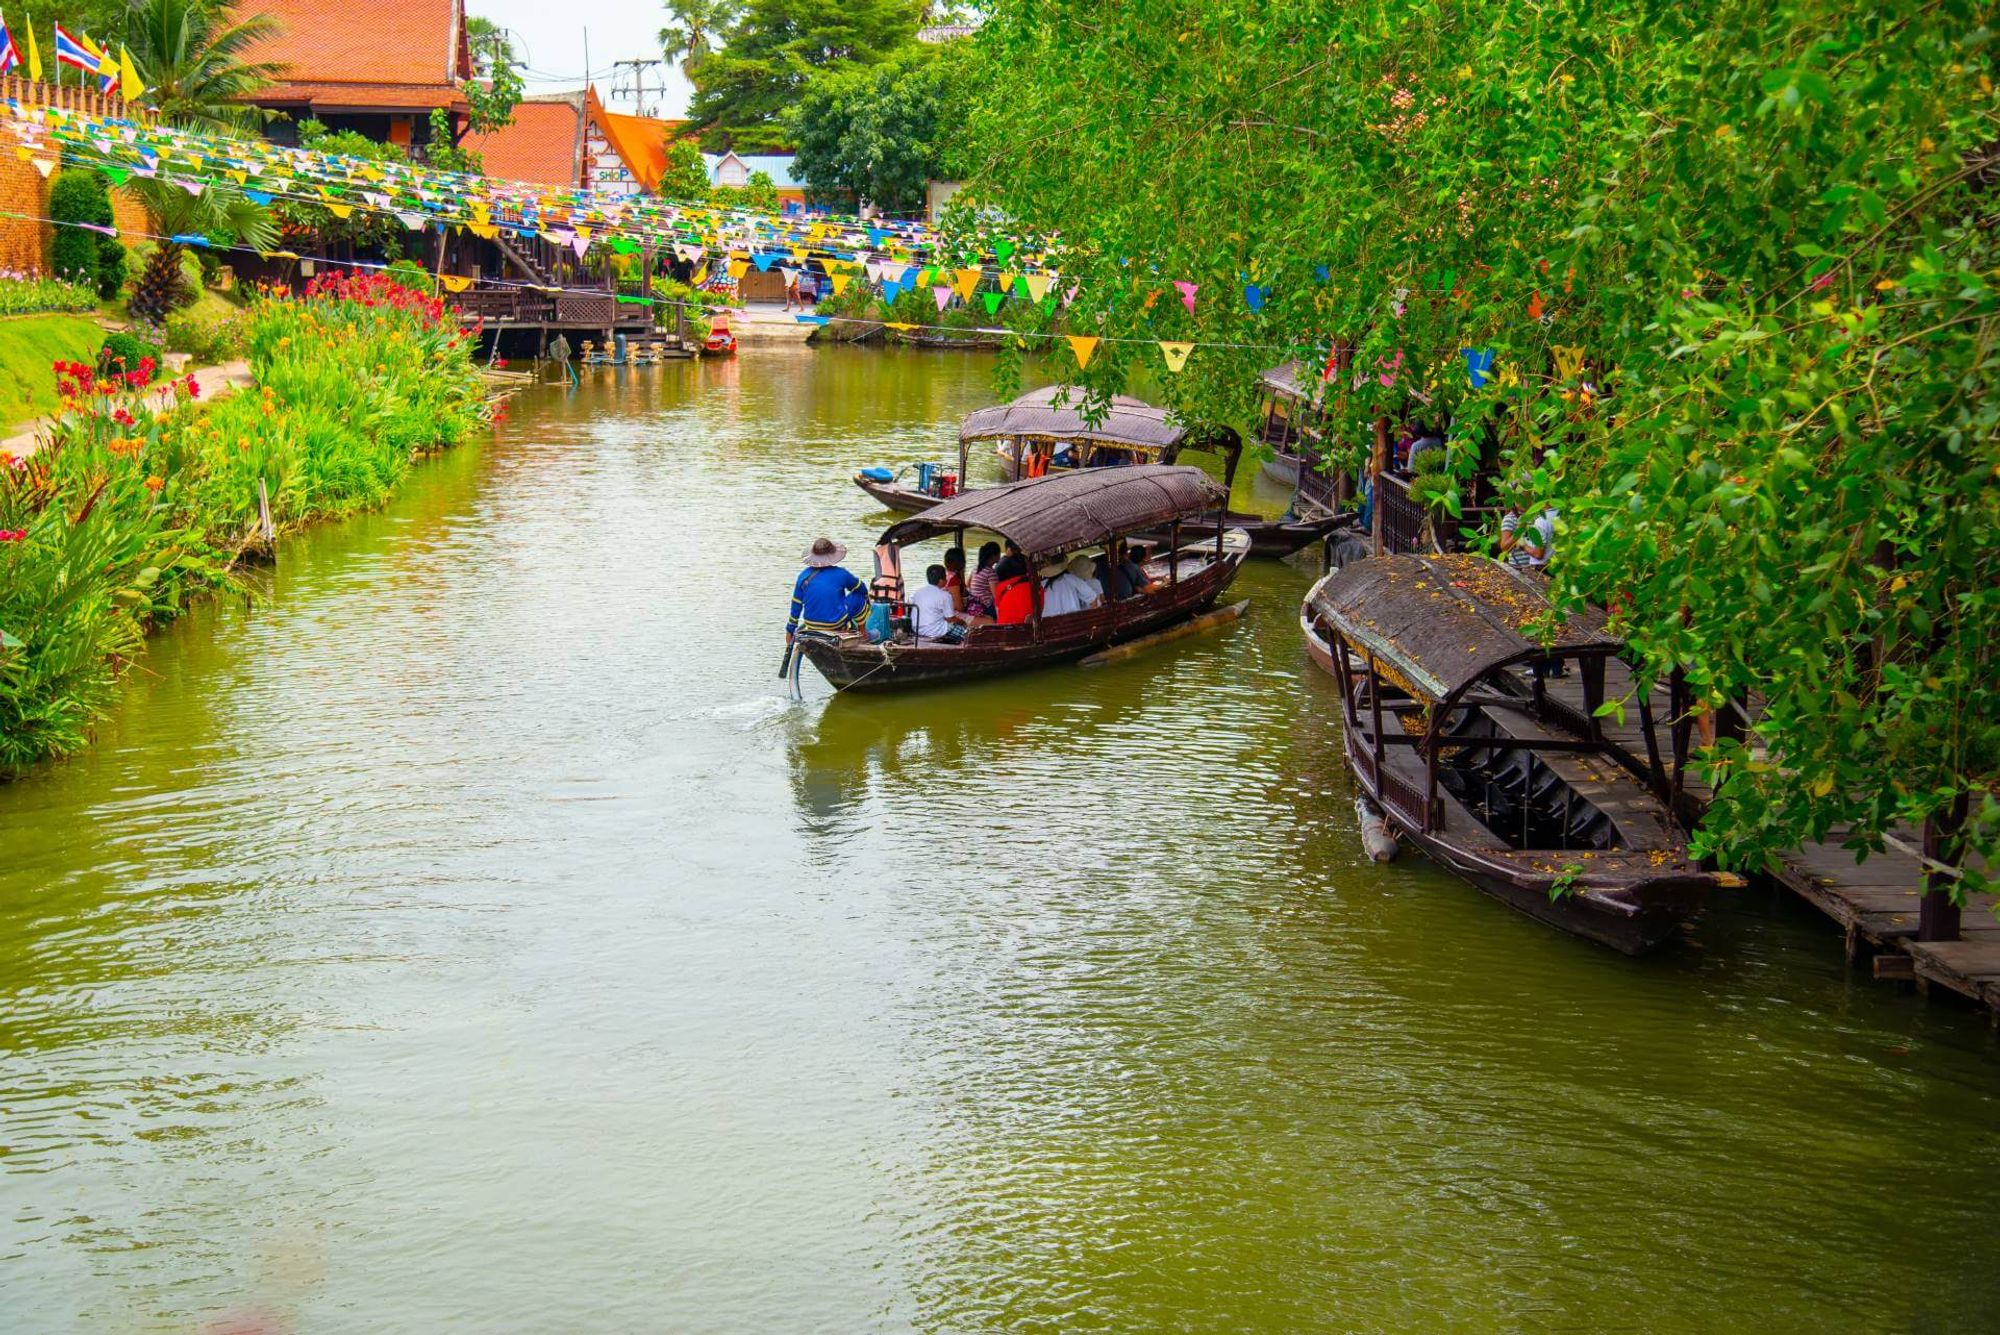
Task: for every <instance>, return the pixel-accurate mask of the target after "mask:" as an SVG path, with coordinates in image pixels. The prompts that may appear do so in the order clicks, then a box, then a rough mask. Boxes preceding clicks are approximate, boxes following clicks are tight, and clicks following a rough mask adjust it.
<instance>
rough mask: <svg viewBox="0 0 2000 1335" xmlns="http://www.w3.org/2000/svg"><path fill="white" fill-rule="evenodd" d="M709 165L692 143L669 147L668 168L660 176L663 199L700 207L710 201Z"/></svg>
mask: <svg viewBox="0 0 2000 1335" xmlns="http://www.w3.org/2000/svg"><path fill="white" fill-rule="evenodd" d="M708 187H709V182H708V163H706V162H704V161H703V160H702V156H701V149H700V148H698V147H696V145H695V144H694V142H693V141H692V140H687V139H676V140H674V141H673V142H672V143H670V144H668V145H667V165H666V168H665V169H664V170H663V171H662V172H661V173H660V189H659V195H660V197H661V198H662V199H671V200H677V201H680V202H684V203H689V204H699V203H700V202H701V201H703V200H705V199H707V198H708Z"/></svg>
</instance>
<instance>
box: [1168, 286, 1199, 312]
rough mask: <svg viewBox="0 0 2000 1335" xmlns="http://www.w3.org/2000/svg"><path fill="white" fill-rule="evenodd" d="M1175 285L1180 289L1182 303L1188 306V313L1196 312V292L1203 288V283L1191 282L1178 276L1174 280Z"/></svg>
mask: <svg viewBox="0 0 2000 1335" xmlns="http://www.w3.org/2000/svg"><path fill="white" fill-rule="evenodd" d="M1174 286H1175V287H1176V288H1178V289H1179V290H1180V294H1181V305H1183V306H1185V307H1187V308H1188V314H1190V315H1192V314H1194V294H1195V293H1196V292H1198V291H1200V290H1201V284H1200V283H1190V282H1187V281H1185V280H1183V279H1179V278H1176V279H1175V280H1174Z"/></svg>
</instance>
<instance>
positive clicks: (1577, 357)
mask: <svg viewBox="0 0 2000 1335" xmlns="http://www.w3.org/2000/svg"><path fill="white" fill-rule="evenodd" d="M1551 351H1553V352H1554V353H1555V355H1556V379H1558V380H1574V379H1576V377H1577V374H1578V373H1579V372H1581V371H1582V370H1583V345H1582V344H1573V343H1558V344H1556V345H1555V347H1554V348H1552V349H1551Z"/></svg>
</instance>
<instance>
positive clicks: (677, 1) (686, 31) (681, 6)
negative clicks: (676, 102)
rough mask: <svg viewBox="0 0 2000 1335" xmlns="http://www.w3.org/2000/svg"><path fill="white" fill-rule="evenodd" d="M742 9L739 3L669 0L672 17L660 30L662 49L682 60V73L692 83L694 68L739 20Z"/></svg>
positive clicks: (670, 15) (709, 0)
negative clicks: (737, 18) (730, 26)
mask: <svg viewBox="0 0 2000 1335" xmlns="http://www.w3.org/2000/svg"><path fill="white" fill-rule="evenodd" d="M740 8H741V6H740V5H739V4H738V2H737V0H667V15H668V18H667V22H666V26H665V27H663V28H661V29H660V50H661V51H662V52H663V53H664V54H665V55H666V56H667V57H668V58H669V59H672V60H677V61H679V62H680V67H681V72H682V73H683V74H685V75H687V76H688V79H689V81H690V82H692V81H693V79H694V67H695V66H696V65H698V64H700V63H701V58H702V57H703V56H706V55H707V54H708V53H709V51H710V50H711V49H713V47H714V45H715V40H716V38H717V37H718V36H719V35H720V34H722V33H724V32H726V31H727V30H728V28H729V25H730V24H732V23H734V22H735V21H736V16H737V13H738V11H739V10H740Z"/></svg>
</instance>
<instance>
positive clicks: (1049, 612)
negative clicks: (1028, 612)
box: [1042, 570, 1104, 617]
mask: <svg viewBox="0 0 2000 1335" xmlns="http://www.w3.org/2000/svg"><path fill="white" fill-rule="evenodd" d="M1103 600H1104V588H1103V586H1102V585H1100V584H1099V583H1098V582H1097V581H1096V580H1094V579H1085V578H1083V576H1081V575H1077V574H1073V573H1072V572H1070V571H1067V570H1065V571H1063V573H1062V574H1060V575H1057V576H1056V577H1055V578H1054V579H1052V580H1050V581H1049V582H1048V586H1047V587H1046V588H1044V589H1043V590H1042V615H1043V616H1045V617H1059V616H1061V615H1063V614H1064V613H1065V612H1081V611H1083V610H1084V609H1085V608H1087V607H1095V606H1096V605H1097V604H1098V603H1100V602H1102V601H1103Z"/></svg>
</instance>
